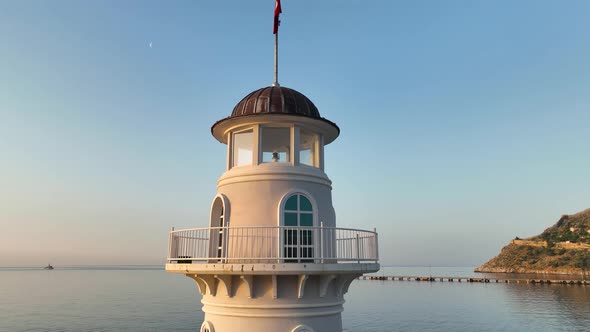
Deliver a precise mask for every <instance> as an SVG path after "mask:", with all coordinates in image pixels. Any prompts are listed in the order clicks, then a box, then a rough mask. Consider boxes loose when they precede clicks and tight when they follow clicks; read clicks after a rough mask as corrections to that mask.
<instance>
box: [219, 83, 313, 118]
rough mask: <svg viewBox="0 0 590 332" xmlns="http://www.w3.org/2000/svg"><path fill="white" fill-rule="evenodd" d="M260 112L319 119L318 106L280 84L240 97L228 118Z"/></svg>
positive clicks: (299, 93)
mask: <svg viewBox="0 0 590 332" xmlns="http://www.w3.org/2000/svg"><path fill="white" fill-rule="evenodd" d="M260 113H271V114H277V113H278V114H292V115H303V116H308V117H312V118H318V119H320V118H321V116H320V112H319V111H318V108H317V107H315V105H314V104H313V103H312V102H311V100H309V98H307V97H306V96H305V95H303V94H302V93H301V92H298V91H295V90H293V89H289V88H285V87H282V86H269V87H266V88H262V89H258V90H256V91H254V92H252V93H250V94H249V95H247V96H246V97H244V99H242V100H241V101H240V102H239V103H238V104H237V105H236V107H234V110H233V112H232V114H231V116H230V118H233V117H237V116H243V115H252V114H260Z"/></svg>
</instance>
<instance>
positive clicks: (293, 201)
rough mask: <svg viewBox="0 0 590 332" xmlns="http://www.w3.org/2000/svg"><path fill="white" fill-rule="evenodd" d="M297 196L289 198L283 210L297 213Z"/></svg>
mask: <svg viewBox="0 0 590 332" xmlns="http://www.w3.org/2000/svg"><path fill="white" fill-rule="evenodd" d="M297 196H299V195H293V196H291V197H289V199H288V200H287V203H285V210H290V211H297Z"/></svg>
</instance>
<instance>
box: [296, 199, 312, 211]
mask: <svg viewBox="0 0 590 332" xmlns="http://www.w3.org/2000/svg"><path fill="white" fill-rule="evenodd" d="M299 199H300V202H299V209H300V210H301V211H311V210H312V208H311V203H310V202H309V199H307V197H305V196H302V195H299Z"/></svg>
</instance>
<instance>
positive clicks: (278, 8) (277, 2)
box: [272, 0, 283, 34]
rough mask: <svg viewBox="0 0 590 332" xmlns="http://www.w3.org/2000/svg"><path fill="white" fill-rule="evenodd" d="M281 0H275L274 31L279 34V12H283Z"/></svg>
mask: <svg viewBox="0 0 590 332" xmlns="http://www.w3.org/2000/svg"><path fill="white" fill-rule="evenodd" d="M282 12H283V11H282V10H281V0H275V25H274V27H273V28H272V33H273V34H277V32H279V23H280V22H279V14H280V13H282Z"/></svg>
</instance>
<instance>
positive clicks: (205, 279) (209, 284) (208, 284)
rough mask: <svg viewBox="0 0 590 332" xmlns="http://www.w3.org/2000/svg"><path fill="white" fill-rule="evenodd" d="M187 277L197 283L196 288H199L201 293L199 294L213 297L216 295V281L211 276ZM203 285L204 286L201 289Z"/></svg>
mask: <svg viewBox="0 0 590 332" xmlns="http://www.w3.org/2000/svg"><path fill="white" fill-rule="evenodd" d="M187 276H188V277H190V278H193V279H194V280H195V281H196V282H197V286H198V287H199V291H201V294H203V295H211V296H215V294H216V293H217V279H215V278H214V277H213V276H212V275H208V274H195V275H189V274H187ZM203 285H205V286H204V287H203Z"/></svg>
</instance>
